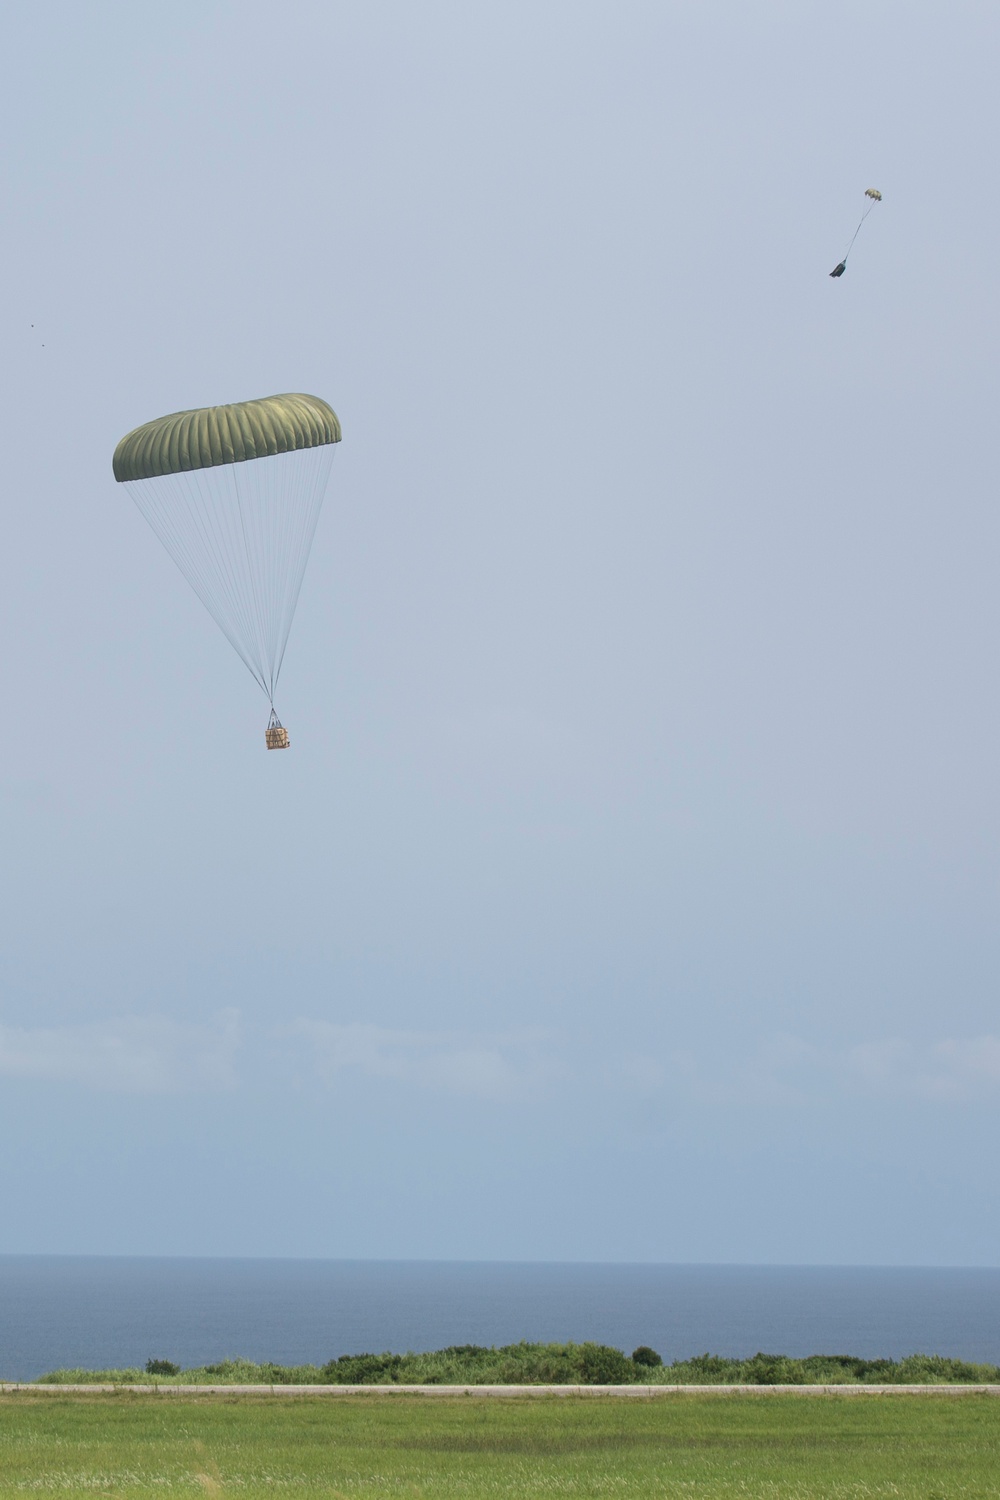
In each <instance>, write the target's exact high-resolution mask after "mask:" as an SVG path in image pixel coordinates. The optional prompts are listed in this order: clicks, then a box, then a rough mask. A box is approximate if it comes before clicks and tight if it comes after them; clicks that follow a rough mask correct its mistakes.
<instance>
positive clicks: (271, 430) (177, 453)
mask: <svg viewBox="0 0 1000 1500" xmlns="http://www.w3.org/2000/svg"><path fill="white" fill-rule="evenodd" d="M339 442H340V423H339V422H338V420H337V414H336V412H335V411H334V410H333V408H332V407H330V406H328V405H327V404H326V402H325V401H321V400H320V398H319V396H302V395H286V396H265V397H263V399H262V400H260V401H237V402H234V404H233V405H232V406H203V407H201V408H200V409H199V410H197V411H175V412H172V413H171V415H170V416H169V417H158V418H157V420H156V421H155V422H146V423H145V424H144V425H143V426H142V427H137V428H136V429H135V431H134V432H130V433H128V434H127V435H126V436H125V437H123V438H122V440H121V442H120V443H119V444H118V447H117V448H116V449H115V457H114V471H115V478H116V479H117V480H118V481H119V482H122V483H126V482H127V481H128V480H130V479H153V478H155V477H156V476H157V475H159V474H182V473H186V472H187V471H189V470H191V469H211V468H214V467H215V466H216V465H217V464H242V463H246V462H247V461H248V460H250V459H254V458H270V457H273V456H274V455H275V454H277V453H293V452H296V451H298V450H299V449H301V448H319V447H321V446H322V444H324V443H339Z"/></svg>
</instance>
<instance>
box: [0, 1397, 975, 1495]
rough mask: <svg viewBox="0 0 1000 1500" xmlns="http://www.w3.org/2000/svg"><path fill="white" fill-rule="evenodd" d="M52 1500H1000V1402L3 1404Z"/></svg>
mask: <svg viewBox="0 0 1000 1500" xmlns="http://www.w3.org/2000/svg"><path fill="white" fill-rule="evenodd" d="M52 1492H59V1493H64V1494H74V1493H75V1494H93V1495H111V1496H116V1497H117V1496H126V1497H127V1496H146V1495H156V1496H160V1497H162V1500H170V1497H171V1496H175V1495H176V1496H192V1495H199V1494H201V1495H205V1494H207V1495H225V1494H230V1493H231V1494H238V1495H240V1496H244V1497H246V1500H254V1497H256V1496H265V1495H270V1496H273V1495H274V1494H282V1493H288V1494H295V1495H323V1496H329V1497H334V1496H340V1497H343V1496H352V1497H358V1500H375V1497H389V1496H392V1497H399V1496H400V1495H413V1496H425V1497H428V1500H430V1497H433V1500H450V1497H452V1496H454V1497H456V1500H458V1497H461V1500H477V1497H487V1496H489V1497H498V1496H525V1495H530V1496H533V1497H545V1496H553V1497H555V1496H559V1497H563V1500H565V1497H573V1496H581V1497H590V1500H596V1497H603V1496H609V1497H610V1496H616V1497H621V1496H631V1495H634V1496H636V1497H638V1496H652V1495H664V1494H677V1493H687V1494H690V1495H693V1496H694V1497H696V1500H698V1497H703V1500H709V1497H718V1500H757V1497H760V1500H776V1497H782V1496H789V1497H794V1500H811V1497H812V1496H816V1497H824V1500H829V1497H835V1500H836V1497H844V1500H847V1497H851V1500H872V1497H883V1496H884V1497H885V1500H951V1497H953V1496H960V1497H962V1500H977V1497H983V1500H986V1497H995V1496H998V1495H1000V1400H998V1399H997V1398H996V1397H992V1396H966V1397H962V1398H960V1399H956V1398H953V1397H948V1396H923V1397H919V1398H914V1397H912V1396H906V1395H902V1396H888V1397H882V1396H865V1397H846V1396H843V1397H842V1396H781V1395H777V1396H774V1397H772V1398H770V1399H769V1400H766V1401H761V1400H758V1399H753V1398H750V1397H748V1396H742V1395H736V1396H711V1395H699V1394H696V1393H694V1392H692V1393H690V1394H687V1393H685V1394H679V1395H673V1396H669V1395H668V1396H665V1397H663V1398H662V1399H661V1400H658V1401H653V1402H647V1401H638V1402H637V1401H609V1400H597V1401H594V1400H587V1399H585V1398H573V1397H570V1398H568V1399H557V1398H553V1397H550V1398H544V1397H543V1398H541V1399H538V1398H536V1399H530V1398H514V1399H511V1400H507V1401H490V1400H488V1399H484V1398H481V1397H479V1398H477V1397H475V1396H467V1397H441V1398H438V1399H435V1400H433V1401H430V1400H427V1399H426V1398H422V1397H419V1396H413V1397H406V1396H401V1397H398V1398H396V1399H395V1400H392V1401H382V1400H378V1399H373V1397H372V1396H365V1395H358V1396H345V1397H344V1398H343V1399H342V1400H338V1401H329V1400H326V1399H324V1398H323V1397H322V1396H301V1397H296V1398H293V1399H291V1400H290V1399H289V1398H288V1397H276V1396H269V1395H267V1394H266V1393H262V1394H261V1395H259V1396H256V1395H254V1396H210V1395H206V1396H181V1395H178V1396H176V1397H171V1398H169V1399H167V1398H166V1397H165V1396H158V1395H156V1394H155V1393H154V1394H151V1395H145V1396H143V1395H130V1394H127V1393H121V1394H113V1395H100V1394H97V1393H95V1394H78V1395H73V1394H70V1393H66V1394H65V1395H60V1394H56V1393H52V1394H50V1395H47V1396H46V1395H44V1394H43V1393H42V1392H38V1393H37V1394H36V1393H33V1392H32V1391H30V1390H25V1391H22V1392H20V1393H18V1394H16V1395H13V1396H7V1397H2V1398H0V1500H8V1497H13V1496H15V1495H16V1496H19V1497H22V1500H23V1496H24V1495H25V1494H30V1493H52Z"/></svg>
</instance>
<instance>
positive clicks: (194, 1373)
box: [41, 1343, 1000, 1386]
mask: <svg viewBox="0 0 1000 1500" xmlns="http://www.w3.org/2000/svg"><path fill="white" fill-rule="evenodd" d="M41 1383H43V1384H50V1385H55V1384H73V1385H84V1384H107V1383H111V1384H115V1385H147V1384H162V1385H747V1386H752V1385H855V1384H861V1385H963V1384H964V1385H968V1384H971V1385H1000V1366H997V1365H989V1364H970V1363H969V1362H967V1361H965V1360H960V1359H950V1358H947V1357H945V1356H942V1355H929V1354H911V1355H909V1356H908V1357H907V1358H905V1359H899V1360H892V1359H859V1358H856V1357H854V1356H852V1355H846V1354H813V1355H810V1356H809V1357H808V1358H805V1359H793V1358H791V1357H790V1356H788V1355H784V1354H755V1355H754V1356H753V1357H752V1358H751V1359H729V1358H726V1357H724V1356H722V1355H717V1354H701V1355H698V1356H697V1357H695V1358H694V1359H685V1360H675V1361H674V1362H673V1363H672V1364H669V1365H668V1364H665V1363H664V1362H663V1361H662V1359H661V1357H660V1355H659V1354H658V1353H657V1352H656V1351H655V1350H654V1349H651V1348H649V1347H648V1346H647V1345H641V1346H640V1347H639V1348H638V1349H635V1350H633V1352H632V1354H631V1355H626V1354H625V1353H623V1351H622V1350H620V1349H614V1348H611V1347H610V1346H609V1345H607V1344H596V1343H580V1344H574V1343H569V1344H529V1343H520V1344H507V1345H504V1346H503V1347H501V1348H486V1347H483V1346H481V1345H478V1344H457V1345H453V1346H451V1347H450V1348H448V1349H438V1350H436V1351H434V1352H433V1353H427V1354H391V1353H385V1354H344V1355H341V1357H340V1358H339V1359H331V1360H329V1361H328V1362H327V1363H326V1364H324V1365H279V1364H271V1363H266V1362H265V1363H261V1364H258V1363H254V1362H253V1361H251V1360H247V1359H226V1360H222V1361H221V1362H219V1363H218V1364H211V1365H201V1366H199V1367H197V1368H195V1369H188V1370H182V1369H181V1368H180V1367H179V1366H178V1365H176V1364H174V1363H173V1362H172V1361H171V1360H168V1359H150V1360H148V1361H147V1363H146V1367H145V1369H138V1368H134V1369H118V1370H79V1369H76V1370H56V1371H53V1372H52V1373H51V1374H49V1375H43V1376H41Z"/></svg>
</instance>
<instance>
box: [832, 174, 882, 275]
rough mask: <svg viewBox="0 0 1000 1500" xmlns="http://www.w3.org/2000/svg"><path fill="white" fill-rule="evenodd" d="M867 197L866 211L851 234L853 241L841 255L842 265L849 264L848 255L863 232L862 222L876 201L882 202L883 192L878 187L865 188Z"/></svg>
mask: <svg viewBox="0 0 1000 1500" xmlns="http://www.w3.org/2000/svg"><path fill="white" fill-rule="evenodd" d="M865 198H866V199H867V202H866V203H865V211H864V213H863V214H862V215H861V218H860V219H859V220H858V227H857V229H856V230H855V231H854V233H853V234H852V235H851V243H850V244H849V245H848V247H847V249H846V250H845V251H844V254H843V256H842V257H841V265H845V266H846V264H847V257H848V256H849V255H850V253H851V251H852V250H853V249H854V241H855V240H856V239H857V237H858V235H859V234H860V233H861V226H862V224H863V223H864V222H865V220H866V219H867V217H868V215H869V214H870V213H871V211H872V209H873V208H874V207H875V205H876V203H881V202H882V194H881V193H880V192H879V191H878V189H877V188H866V189H865Z"/></svg>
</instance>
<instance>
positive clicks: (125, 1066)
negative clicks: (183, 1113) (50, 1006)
mask: <svg viewBox="0 0 1000 1500" xmlns="http://www.w3.org/2000/svg"><path fill="white" fill-rule="evenodd" d="M239 1044H240V1025H239V1015H238V1013H237V1012H236V1011H232V1010H230V1011H223V1012H222V1013H221V1014H220V1015H219V1016H218V1017H217V1018H216V1020H215V1023H214V1024H213V1025H203V1026H197V1025H184V1024H182V1023H179V1022H176V1021H170V1020H167V1019H166V1018H164V1017H162V1016H123V1017H119V1018H117V1019H115V1020H109V1021H98V1022H94V1023H92V1024H89V1025H81V1026H34V1027H18V1026H0V1076H4V1077H7V1078H29V1079H37V1080H38V1081H40V1082H51V1083H78V1084H83V1085H84V1086H86V1087H88V1088H93V1089H98V1090H103V1091H108V1092H113V1093H129V1094H168V1093H177V1092H187V1091H190V1090H206V1089H207V1090H213V1089H220V1088H225V1089H228V1088H232V1087H234V1085H235V1083H236V1077H235V1070H234V1061H235V1054H236V1051H237V1049H238V1047H239Z"/></svg>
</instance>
